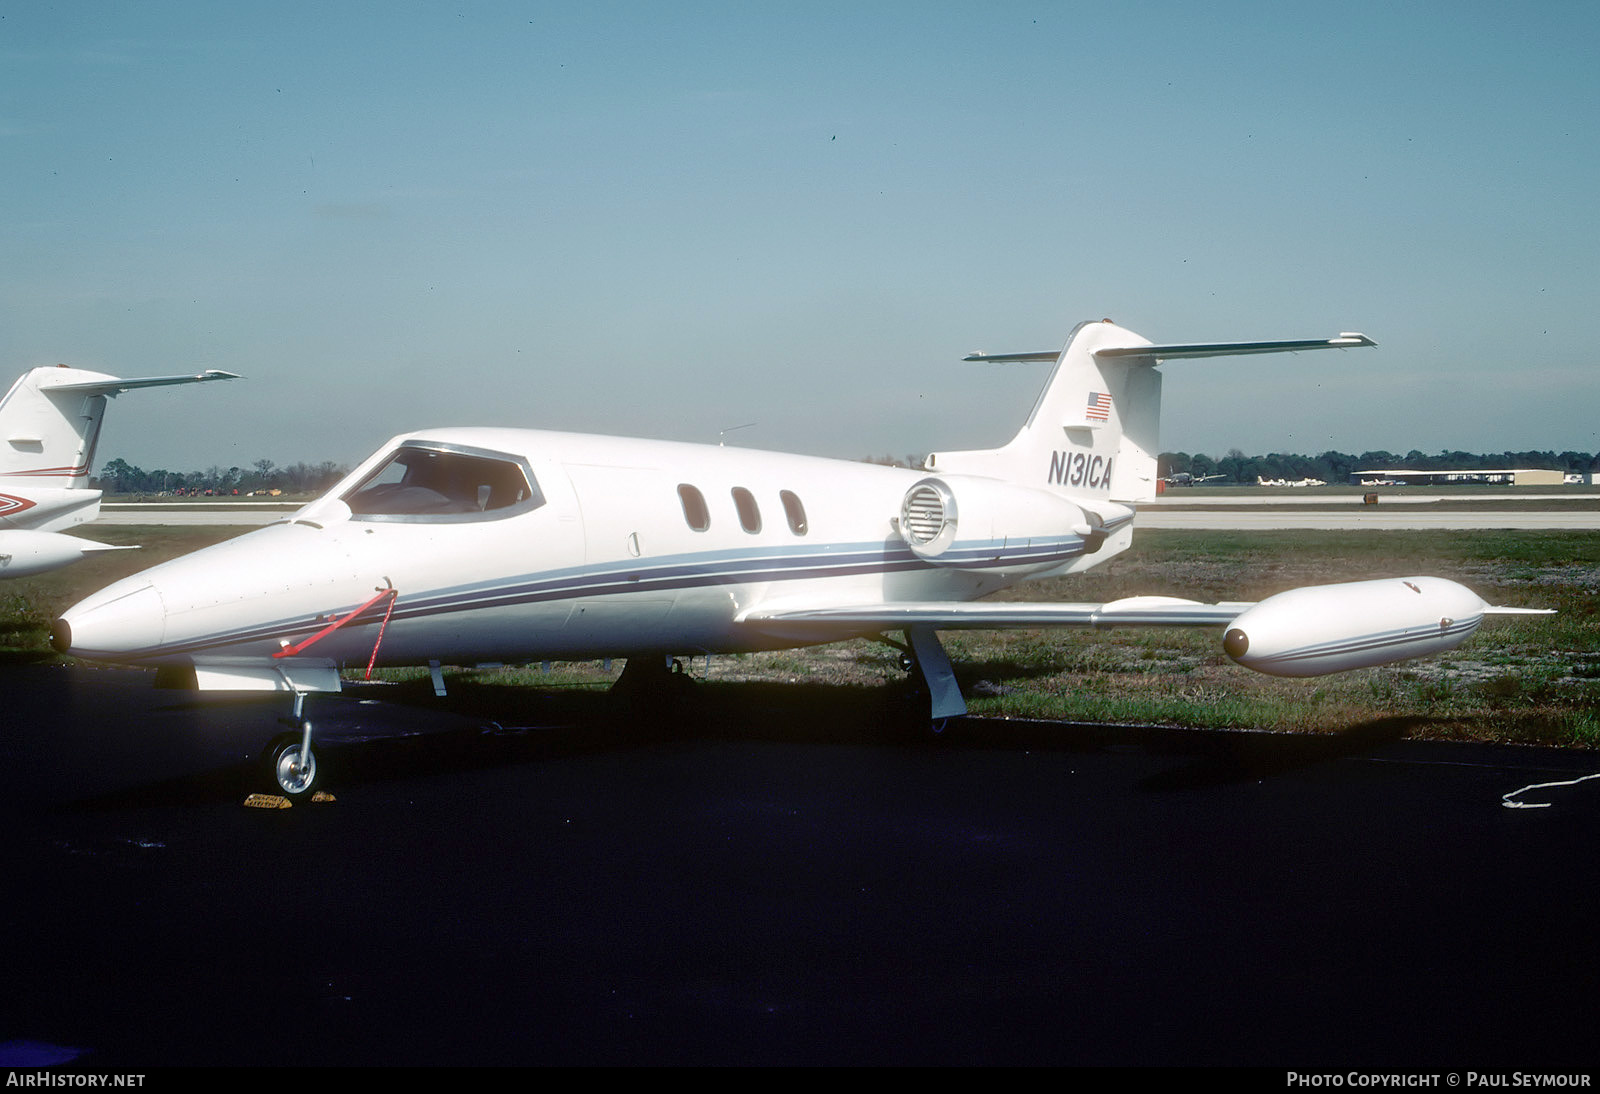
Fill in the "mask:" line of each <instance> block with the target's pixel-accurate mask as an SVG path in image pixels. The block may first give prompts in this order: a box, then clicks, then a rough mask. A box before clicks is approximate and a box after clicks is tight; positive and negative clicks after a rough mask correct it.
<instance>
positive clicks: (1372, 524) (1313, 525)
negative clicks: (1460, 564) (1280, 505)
mask: <svg viewBox="0 0 1600 1094" xmlns="http://www.w3.org/2000/svg"><path fill="white" fill-rule="evenodd" d="M1135 527H1137V528H1189V529H1194V530H1197V531H1199V530H1206V531H1229V532H1243V531H1289V530H1296V529H1298V530H1302V531H1359V530H1362V529H1372V530H1375V531H1376V530H1389V531H1414V532H1416V531H1456V530H1461V529H1484V528H1521V529H1544V530H1547V531H1571V532H1578V531H1593V530H1595V529H1600V511H1588V512H1585V511H1575V510H1564V511H1563V510H1546V511H1541V512H1529V511H1521V510H1515V509H1473V510H1459V511H1455V512H1450V511H1438V512H1435V511H1432V510H1419V509H1413V508H1409V507H1408V508H1403V509H1402V508H1389V509H1384V508H1381V507H1371V508H1367V509H1359V510H1354V511H1349V512H1336V511H1329V510H1318V511H1276V510H1275V511H1270V512H1258V511H1253V510H1251V509H1201V510H1190V509H1155V510H1148V509H1142V508H1141V509H1140V511H1139V515H1138V517H1137V519H1136V521H1135Z"/></svg>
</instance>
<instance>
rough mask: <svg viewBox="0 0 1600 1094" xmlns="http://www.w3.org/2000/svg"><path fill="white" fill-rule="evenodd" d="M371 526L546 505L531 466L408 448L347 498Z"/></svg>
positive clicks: (438, 448) (503, 458) (484, 455)
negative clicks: (382, 522) (379, 521)
mask: <svg viewBox="0 0 1600 1094" xmlns="http://www.w3.org/2000/svg"><path fill="white" fill-rule="evenodd" d="M344 502H345V504H346V505H348V506H350V512H351V515H353V516H355V517H358V518H365V519H368V520H407V521H417V520H421V521H446V522H450V521H467V520H494V519H498V518H501V517H509V516H514V515H516V514H517V513H524V512H527V511H528V510H530V509H537V508H538V507H539V506H541V505H543V504H544V495H542V494H541V493H540V492H539V488H538V486H537V485H535V481H534V477H533V472H532V471H531V470H530V469H529V467H528V464H527V461H525V460H523V459H522V458H521V457H518V456H512V455H509V454H506V453H499V452H487V451H483V450H481V449H473V448H465V447H462V446H459V445H447V444H431V443H408V444H404V445H401V446H400V447H399V448H397V449H395V451H394V452H393V454H391V455H390V456H389V458H388V459H387V460H385V461H384V462H383V463H382V464H380V465H379V467H378V468H377V470H375V471H373V472H372V474H370V475H368V476H367V477H366V478H365V479H363V480H362V481H361V483H360V485H358V486H357V487H356V488H355V489H353V490H351V491H349V492H348V493H346V494H345V495H344Z"/></svg>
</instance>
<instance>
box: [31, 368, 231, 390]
mask: <svg viewBox="0 0 1600 1094" xmlns="http://www.w3.org/2000/svg"><path fill="white" fill-rule="evenodd" d="M237 379H239V374H238V373H237V372H223V371H222V370H221V369H219V368H208V369H206V370H205V371H204V372H197V373H195V374H194V375H192V376H141V377H138V378H136V379H131V380H121V379H117V378H116V377H107V378H106V379H104V380H91V381H88V382H86V383H77V384H48V383H46V384H41V385H40V386H41V387H42V388H43V389H44V390H46V391H72V392H77V393H80V394H83V395H120V394H121V393H122V392H124V391H131V390H133V389H134V388H137V387H167V386H169V385H171V384H200V383H204V382H206V381H207V380H237Z"/></svg>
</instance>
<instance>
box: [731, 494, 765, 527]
mask: <svg viewBox="0 0 1600 1094" xmlns="http://www.w3.org/2000/svg"><path fill="white" fill-rule="evenodd" d="M733 507H734V508H735V509H737V510H739V526H740V527H741V528H743V529H744V530H745V531H746V532H749V533H750V534H751V535H754V534H755V533H757V532H759V531H761V509H760V508H759V507H758V506H757V505H756V496H755V495H754V494H752V493H751V492H750V491H748V490H746V489H745V488H744V487H742V486H735V487H734V488H733Z"/></svg>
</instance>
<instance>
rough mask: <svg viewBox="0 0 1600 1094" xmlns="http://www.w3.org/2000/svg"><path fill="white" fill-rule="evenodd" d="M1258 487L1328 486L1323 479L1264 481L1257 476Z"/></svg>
mask: <svg viewBox="0 0 1600 1094" xmlns="http://www.w3.org/2000/svg"><path fill="white" fill-rule="evenodd" d="M1256 485H1257V486H1327V485H1328V484H1327V483H1326V482H1324V481H1323V480H1321V479H1264V478H1262V477H1261V476H1260V475H1257V476H1256Z"/></svg>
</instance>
